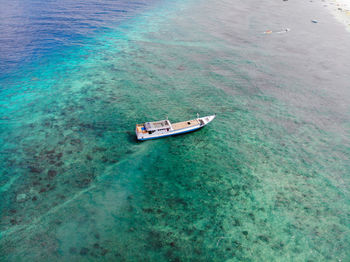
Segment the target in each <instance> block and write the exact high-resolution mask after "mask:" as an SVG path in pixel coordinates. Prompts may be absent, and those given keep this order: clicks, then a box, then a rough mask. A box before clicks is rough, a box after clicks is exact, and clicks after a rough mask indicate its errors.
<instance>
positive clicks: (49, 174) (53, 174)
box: [47, 169, 57, 179]
mask: <svg viewBox="0 0 350 262" xmlns="http://www.w3.org/2000/svg"><path fill="white" fill-rule="evenodd" d="M47 175H48V177H49V178H50V179H52V178H54V177H55V176H56V175H57V171H55V170H52V169H50V170H49V171H48V172H47Z"/></svg>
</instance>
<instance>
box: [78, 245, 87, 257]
mask: <svg viewBox="0 0 350 262" xmlns="http://www.w3.org/2000/svg"><path fill="white" fill-rule="evenodd" d="M88 252H89V249H88V248H86V247H82V248H81V249H80V252H79V254H80V255H82V256H85V255H87V253H88Z"/></svg>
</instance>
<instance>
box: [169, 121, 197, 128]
mask: <svg viewBox="0 0 350 262" xmlns="http://www.w3.org/2000/svg"><path fill="white" fill-rule="evenodd" d="M171 125H172V127H173V129H174V130H179V129H183V128H186V127H192V126H196V125H199V122H198V120H197V119H193V120H188V121H183V122H178V123H174V124H171Z"/></svg>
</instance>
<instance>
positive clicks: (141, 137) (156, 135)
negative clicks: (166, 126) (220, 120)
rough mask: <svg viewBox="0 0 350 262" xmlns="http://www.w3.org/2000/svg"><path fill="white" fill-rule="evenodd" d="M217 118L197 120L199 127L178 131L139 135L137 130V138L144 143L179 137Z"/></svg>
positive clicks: (209, 117)
mask: <svg viewBox="0 0 350 262" xmlns="http://www.w3.org/2000/svg"><path fill="white" fill-rule="evenodd" d="M215 116H216V115H212V116H205V117H200V118H197V121H198V123H199V124H198V125H193V126H190V127H185V128H180V129H176V130H169V131H158V132H154V133H153V134H149V133H139V132H137V129H136V136H137V139H138V140H140V141H144V140H150V139H156V138H161V137H166V136H173V135H179V134H184V133H189V132H193V131H195V130H198V129H200V128H202V127H204V126H206V125H207V124H209V123H210V122H211V121H213V120H214V118H215Z"/></svg>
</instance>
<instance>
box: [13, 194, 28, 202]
mask: <svg viewBox="0 0 350 262" xmlns="http://www.w3.org/2000/svg"><path fill="white" fill-rule="evenodd" d="M26 200H27V195H26V194H18V195H17V197H16V201H17V202H24V201H26Z"/></svg>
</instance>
